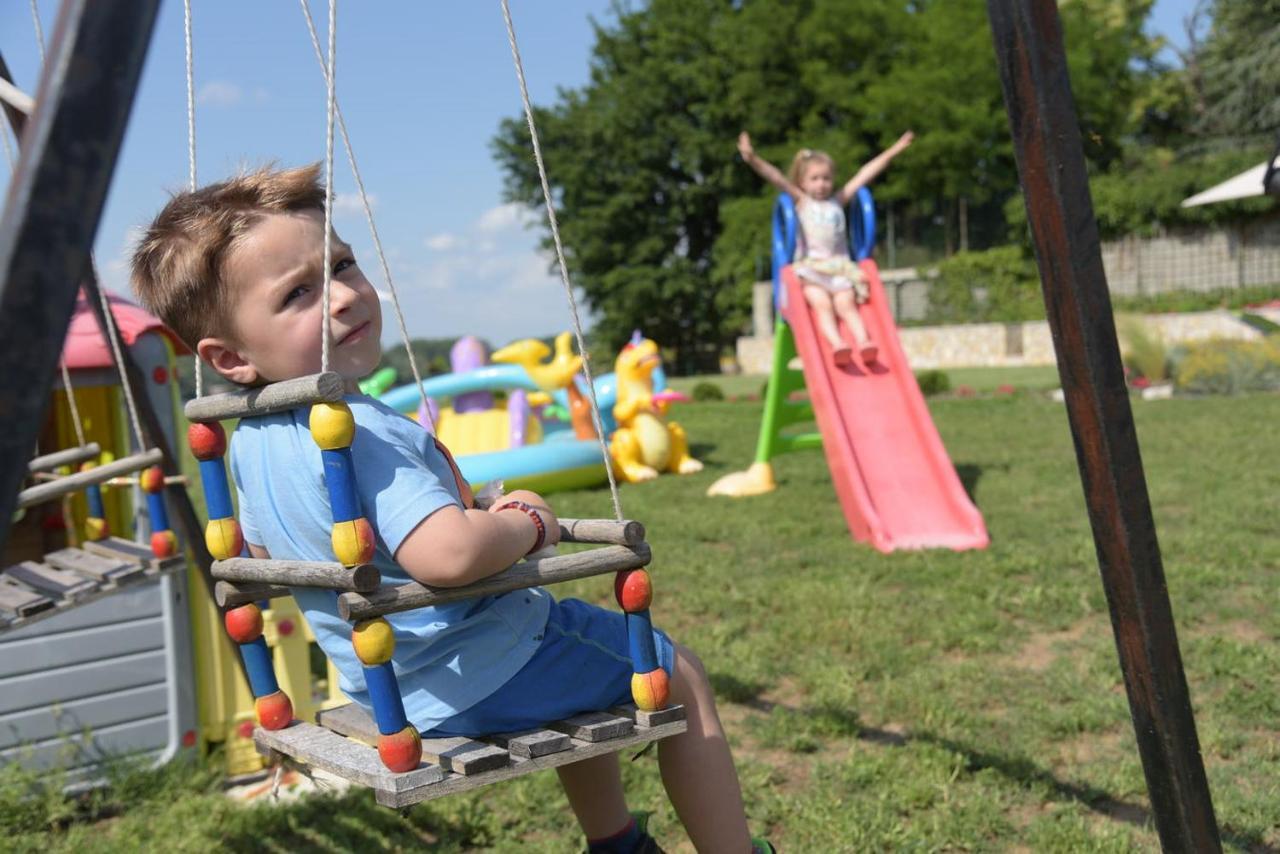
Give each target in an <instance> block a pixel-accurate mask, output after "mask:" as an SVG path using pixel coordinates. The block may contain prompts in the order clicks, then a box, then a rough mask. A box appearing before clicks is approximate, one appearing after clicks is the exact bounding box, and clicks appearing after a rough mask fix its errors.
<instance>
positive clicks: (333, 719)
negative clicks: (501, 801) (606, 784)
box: [253, 705, 688, 809]
mask: <svg viewBox="0 0 1280 854" xmlns="http://www.w3.org/2000/svg"><path fill="white" fill-rule="evenodd" d="M648 714H649V715H654V716H657V717H648V716H647V715H646V713H643V712H640V713H636V710H635V707H634V706H629V707H621V708H619V709H616V710H614V711H612V712H591V713H588V714H584V715H575V716H574V717H572V718H569V719H567V720H564V721H557V722H555V723H553V724H550V725H548V727H547V729H545V730H533V731H530V732H527V733H509V734H505V735H495V736H486V737H485V738H483V739H474V740H473V739H466V738H458V739H431V738H427V739H423V745H424V751H423V753H424V761H423V763H422V764H421V765H419V766H418V768H416V769H415V770H413V771H409V772H406V773H402V774H397V773H395V772H393V771H389V770H387V769H386V768H385V767H384V766H383V765H382V763H381V760H379V758H378V751H377V750H376V749H375V748H373V747H371V746H369V745H368V744H366V743H365V742H363V741H361V740H358V739H359V737H363V738H366V739H368V738H370V737H372V738H374V739H376V737H377V734H376V728H375V727H374V726H373V722H372V720H370V718H369V716H368V715H367V714H366V713H365V712H364V711H363V710H362V709H360V708H359V707H357V706H354V705H351V706H342V707H339V708H337V709H330V710H327V711H324V712H321V713H320V715H319V716H318V717H319V719H320V720H321V721H324V722H325V724H326V725H328V726H333V727H335V728H341V729H342V730H344V731H345V732H348V733H353V734H355V733H358V736H357V737H356V738H347V737H344V736H343V735H340V734H339V733H338V732H336V731H334V730H332V729H328V728H326V726H320V725H316V724H310V723H305V722H302V721H294V723H293V724H292V725H291V726H289V727H287V728H285V729H282V730H275V731H271V730H264V729H262V728H261V727H259V728H258V729H256V730H255V731H254V734H253V738H254V742H255V744H256V745H257V747H258V750H259V752H261V753H263V754H265V755H267V756H272V755H273V754H278V755H282V756H286V757H289V758H290V759H293V760H294V761H296V762H300V763H302V764H305V765H312V766H314V767H316V768H321V769H323V770H325V771H328V772H329V773H331V774H336V775H338V776H339V777H342V778H344V779H347V780H350V781H352V782H356V783H360V784H362V785H365V786H369V787H370V788H372V789H373V790H374V795H375V797H376V798H377V801H378V803H380V804H382V805H383V806H388V807H394V808H397V809H399V808H401V807H407V806H411V805H412V804H416V803H421V802H422V801H429V800H434V799H435V798H440V797H444V796H445V795H451V794H454V793H455V792H464V791H467V790H468V789H475V788H478V787H480V786H485V785H488V784H490V783H497V782H501V781H503V780H510V779H513V778H515V777H521V776H523V775H525V774H531V773H533V772H534V771H541V770H543V769H546V768H555V767H557V766H559V765H568V764H570V763H573V762H580V761H582V760H583V759H590V758H592V757H593V756H601V755H603V754H606V753H615V752H617V751H619V750H625V749H627V748H629V747H636V746H639V745H643V744H648V743H650V742H653V741H657V740H659V739H663V738H667V737H668V736H673V735H679V734H680V733H682V732H684V731H685V730H686V729H687V728H688V725H687V724H686V722H685V715H684V708H683V707H681V706H673V707H672V708H670V709H663V710H662V711H661V712H654V713H648ZM628 715H631V717H628ZM654 720H660V721H661V722H660V723H652V725H650V724H649V723H648V722H651V721H654ZM569 732H577V733H579V734H582V735H584V736H586V737H588V738H594V739H597V740H595V741H587V740H585V739H583V738H576V737H573V736H571V735H569V734H568V733H569ZM445 742H453V744H451V745H449V746H445V744H444V743H445ZM482 742H487V744H482ZM477 744H480V745H481V747H483V748H484V749H485V750H486V751H487V752H485V753H484V754H483V755H484V757H485V758H484V759H483V760H482V761H481V762H480V763H471V762H470V761H469V760H468V759H467V758H466V757H468V756H469V755H471V754H474V756H472V758H475V756H478V755H480V754H479V749H478V748H476V747H473V746H472V745H477ZM428 745H429V749H428ZM504 746H505V749H503V747H504ZM441 748H443V750H442V749H441ZM498 752H501V753H503V754H505V761H502V762H501V764H499V761H500V760H499V758H498ZM441 761H443V762H445V763H448V764H457V765H458V766H459V767H461V768H463V769H464V771H463V772H459V771H457V770H453V771H451V770H446V768H445V767H443V766H442V764H441ZM481 764H492V767H484V768H481V767H479V765H481Z"/></svg>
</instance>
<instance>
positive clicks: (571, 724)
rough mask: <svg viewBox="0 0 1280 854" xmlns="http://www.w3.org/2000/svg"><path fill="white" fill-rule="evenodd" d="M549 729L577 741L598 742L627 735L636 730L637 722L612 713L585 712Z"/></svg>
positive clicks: (557, 722)
mask: <svg viewBox="0 0 1280 854" xmlns="http://www.w3.org/2000/svg"><path fill="white" fill-rule="evenodd" d="M547 729H552V730H555V731H556V732H562V733H564V734H565V735H567V736H569V737H570V738H572V739H574V740H575V741H589V742H597V741H608V740H610V739H614V738H620V737H622V736H624V735H627V734H628V733H629V732H631V731H632V730H633V729H635V722H634V721H632V720H631V719H630V718H626V717H623V716H621V715H615V714H613V713H612V712H583V713H582V714H580V715H574V716H573V717H571V718H565V719H564V720H562V721H556V722H554V723H550V724H547Z"/></svg>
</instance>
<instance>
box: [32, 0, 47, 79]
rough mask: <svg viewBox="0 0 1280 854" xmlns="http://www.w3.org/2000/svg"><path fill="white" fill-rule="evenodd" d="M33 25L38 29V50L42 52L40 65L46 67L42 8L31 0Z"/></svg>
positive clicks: (34, 0)
mask: <svg viewBox="0 0 1280 854" xmlns="http://www.w3.org/2000/svg"><path fill="white" fill-rule="evenodd" d="M31 23H32V24H34V25H35V28H36V49H37V50H39V51H40V65H41V66H43V65H44V27H42V26H40V7H38V6H37V5H36V0H31Z"/></svg>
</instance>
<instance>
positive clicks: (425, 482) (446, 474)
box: [231, 395, 551, 730]
mask: <svg viewBox="0 0 1280 854" xmlns="http://www.w3.org/2000/svg"><path fill="white" fill-rule="evenodd" d="M346 401H347V404H348V405H349V406H350V407H351V412H352V414H353V415H354V416H355V421H356V435H355V439H354V440H353V441H352V443H351V454H352V458H353V460H354V464H355V465H354V471H355V474H356V482H357V484H358V487H357V488H358V491H359V495H360V506H361V508H362V509H363V510H364V514H365V516H366V517H367V518H368V519H369V522H370V524H371V525H372V526H373V530H374V531H375V533H376V534H377V552H376V554H375V555H374V559H373V563H375V564H376V565H377V567H378V569H379V570H381V571H382V583H383V584H403V583H406V582H408V581H411V580H412V579H411V578H410V577H409V576H408V575H407V574H406V573H405V572H404V570H403V569H401V568H400V567H399V566H398V565H396V563H395V561H394V560H393V558H392V555H394V554H395V551H396V549H397V548H399V547H400V544H401V543H402V542H403V541H404V539H405V537H407V536H408V535H409V534H410V533H411V532H412V531H413V529H414V528H416V527H417V526H418V524H419V523H420V522H422V520H424V519H426V518H427V517H428V516H430V515H431V514H432V513H434V512H435V511H437V510H439V509H440V508H441V507H444V506H445V505H448V504H453V505H456V506H461V501H460V499H459V497H458V491H457V484H456V482H455V480H454V477H453V472H452V469H450V467H449V462H448V460H447V459H445V457H444V455H443V454H441V453H440V451H439V449H438V448H437V447H436V445H435V442H434V440H433V439H432V437H431V436H430V434H428V433H427V431H426V430H423V429H422V427H421V426H420V425H419V424H418V423H417V422H415V421H411V420H409V419H408V418H406V417H404V416H403V415H401V414H400V413H398V412H396V411H395V410H393V409H391V408H390V407H388V406H386V405H385V404H383V403H380V402H379V401H376V400H373V399H372V398H369V397H365V396H363V395H347V397H346ZM231 475H232V477H233V478H234V480H235V484H236V493H237V495H238V497H239V500H240V525H241V527H242V528H243V530H244V536H245V540H246V541H247V542H250V543H253V544H254V545H258V546H262V547H264V548H266V550H267V551H268V552H269V553H270V554H271V556H272V557H273V558H281V559H292V560H327V561H331V560H333V559H334V557H333V547H332V545H331V543H330V531H331V529H332V527H333V521H332V519H333V517H332V516H331V515H330V512H329V493H328V492H327V490H326V487H325V483H324V467H323V466H322V465H321V458H320V449H319V448H318V447H317V446H316V444H315V442H314V441H313V440H312V438H311V432H310V430H309V428H308V410H307V408H305V407H304V408H301V409H295V410H293V411H291V412H284V413H279V414H276V415H266V416H262V417H260V418H246V419H244V420H243V421H241V422H240V425H239V426H238V427H237V428H236V431H235V434H234V436H233V437H232V441H231ZM293 596H294V599H296V600H297V602H298V606H299V607H300V608H301V609H302V611H303V613H304V614H305V615H306V618H307V622H308V623H310V625H311V631H312V632H313V633H314V634H315V636H316V640H317V641H318V642H319V643H320V646H321V648H322V649H323V650H324V652H325V654H326V655H328V656H329V659H330V660H331V661H332V662H333V663H334V664H335V665H336V666H337V668H338V672H339V673H340V674H341V676H342V678H341V680H340V686H341V688H342V690H343V692H344V693H345V694H346V695H347V696H349V697H350V698H351V699H352V700H354V701H355V702H357V703H359V704H360V705H361V706H364V707H365V709H366V710H367V711H368V710H372V703H371V702H370V700H369V694H368V692H367V690H366V687H365V680H364V672H363V669H362V665H361V663H360V660H359V659H358V658H356V655H355V651H354V650H353V649H352V647H351V624H350V623H348V622H347V621H346V620H344V619H342V618H341V617H339V616H338V601H337V595H336V594H335V593H334V592H333V591H330V590H319V589H316V588H301V587H295V588H293ZM550 601H551V597H550V595H549V594H547V593H546V592H544V591H543V590H541V589H538V588H534V589H530V590H517V591H514V592H512V593H506V594H503V595H501V596H484V597H480V598H476V599H468V600H465V601H462V602H453V603H450V604H446V605H439V606H436V607H431V608H419V609H417V610H414V611H404V612H401V613H398V614H389V615H388V616H387V618H386V619H387V622H388V623H390V624H391V626H392V628H393V630H394V632H395V637H396V650H395V656H394V657H393V658H392V662H393V665H394V667H395V671H396V676H397V677H398V678H399V682H400V693H401V695H402V696H403V698H404V710H405V714H406V715H407V716H408V718H409V720H410V722H412V723H413V724H414V725H415V726H416V727H417V728H418V729H419V730H427V729H431V728H432V727H435V726H437V725H438V724H440V723H441V722H442V721H444V720H446V719H448V718H449V717H452V716H453V715H455V714H457V713H458V712H462V711H465V710H466V709H468V708H470V707H471V706H473V705H474V704H476V703H478V702H479V701H480V700H483V699H484V698H485V697H487V696H489V695H490V694H492V693H493V692H494V691H496V690H497V689H498V688H500V687H501V686H502V685H503V684H504V683H505V682H506V681H507V680H508V679H510V678H511V677H512V676H514V675H515V674H516V673H517V672H518V671H519V670H520V668H522V667H523V666H524V665H525V663H526V662H527V661H528V660H529V658H530V657H531V656H532V655H533V653H534V651H535V650H536V649H537V648H538V645H539V641H540V640H541V638H542V633H543V629H544V627H545V625H546V622H547V612H548V608H549V604H550Z"/></svg>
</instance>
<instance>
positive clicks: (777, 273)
mask: <svg viewBox="0 0 1280 854" xmlns="http://www.w3.org/2000/svg"><path fill="white" fill-rule="evenodd" d="M847 217H848V221H849V254H850V255H852V256H853V258H854V260H855V261H862V260H864V259H866V258H870V257H871V251H872V250H873V249H875V246H876V203H875V199H873V198H872V196H871V190H869V189H868V188H866V187H860V188H859V189H858V192H857V194H856V195H855V196H854V197H853V198H852V199H851V200H850V201H849V211H848V215H847ZM795 255H796V203H795V201H794V200H793V199H792V198H791V197H790V196H789V195H787V194H786V193H782V194H781V195H779V196H778V200H777V201H776V202H774V205H773V305H774V308H775V309H781V308H782V268H783V267H785V266H786V265H788V264H790V263H791V261H792V259H794V258H795Z"/></svg>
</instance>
